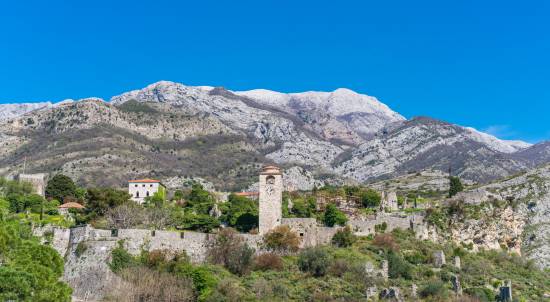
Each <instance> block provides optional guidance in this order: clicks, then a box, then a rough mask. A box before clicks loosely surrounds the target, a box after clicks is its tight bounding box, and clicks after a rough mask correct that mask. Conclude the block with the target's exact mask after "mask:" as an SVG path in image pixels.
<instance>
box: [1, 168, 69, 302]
mask: <svg viewBox="0 0 550 302" xmlns="http://www.w3.org/2000/svg"><path fill="white" fill-rule="evenodd" d="M39 198H41V197H40V196H37V195H33V194H30V190H29V186H28V184H19V183H17V182H13V181H7V180H5V179H0V300H1V301H44V302H46V301H52V302H57V301H70V300H71V299H70V295H71V289H70V288H69V287H68V286H67V285H66V284H65V283H63V282H61V281H59V278H60V277H61V275H62V274H63V259H62V258H61V256H59V254H58V253H57V252H56V251H55V250H54V249H52V248H51V247H49V246H46V245H42V244H40V242H39V241H38V239H37V238H35V237H33V236H32V233H31V228H30V226H29V222H30V221H29V219H27V218H25V216H20V215H17V214H16V212H21V211H24V210H33V211H37V205H38V204H40V203H42V202H43V200H40V199H39ZM48 209H49V208H48ZM38 211H39V210H38Z"/></svg>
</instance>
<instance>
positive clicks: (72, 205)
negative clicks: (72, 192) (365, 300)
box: [58, 202, 84, 209]
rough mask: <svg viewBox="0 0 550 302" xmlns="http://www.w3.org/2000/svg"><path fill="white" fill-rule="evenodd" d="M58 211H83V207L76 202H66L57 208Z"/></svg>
mask: <svg viewBox="0 0 550 302" xmlns="http://www.w3.org/2000/svg"><path fill="white" fill-rule="evenodd" d="M58 208H60V209H84V206H83V205H81V204H79V203H78V202H67V203H64V204H62V205H60V206H58Z"/></svg>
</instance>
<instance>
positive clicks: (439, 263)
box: [432, 251, 446, 268]
mask: <svg viewBox="0 0 550 302" xmlns="http://www.w3.org/2000/svg"><path fill="white" fill-rule="evenodd" d="M432 256H433V264H434V266H435V267H437V268H441V267H443V266H444V265H445V264H446V261H445V253H443V251H435V252H434V253H433V254H432Z"/></svg>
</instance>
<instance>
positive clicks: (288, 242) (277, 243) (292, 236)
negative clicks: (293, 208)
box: [263, 225, 301, 254]
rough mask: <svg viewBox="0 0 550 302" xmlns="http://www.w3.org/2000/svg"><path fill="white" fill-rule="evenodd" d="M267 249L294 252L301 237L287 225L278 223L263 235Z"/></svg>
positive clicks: (298, 246)
mask: <svg viewBox="0 0 550 302" xmlns="http://www.w3.org/2000/svg"><path fill="white" fill-rule="evenodd" d="M263 241H264V244H265V246H266V248H267V249H269V250H271V251H274V252H276V253H283V254H284V253H289V252H291V253H294V252H296V251H297V250H298V249H299V248H300V242H301V239H300V237H299V236H298V234H296V233H295V232H293V231H292V230H291V229H290V227H289V226H288V225H280V226H277V227H276V228H274V229H273V230H271V231H269V232H267V233H266V234H265V235H264V237H263Z"/></svg>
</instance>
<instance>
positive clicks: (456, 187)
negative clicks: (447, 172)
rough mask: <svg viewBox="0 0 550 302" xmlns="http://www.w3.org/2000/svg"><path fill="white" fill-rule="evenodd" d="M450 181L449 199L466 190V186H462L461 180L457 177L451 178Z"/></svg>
mask: <svg viewBox="0 0 550 302" xmlns="http://www.w3.org/2000/svg"><path fill="white" fill-rule="evenodd" d="M449 181H450V186H449V197H453V196H455V195H456V194H457V193H458V192H462V190H464V186H463V185H462V182H461V181H460V178H458V177H456V176H450V178H449Z"/></svg>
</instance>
